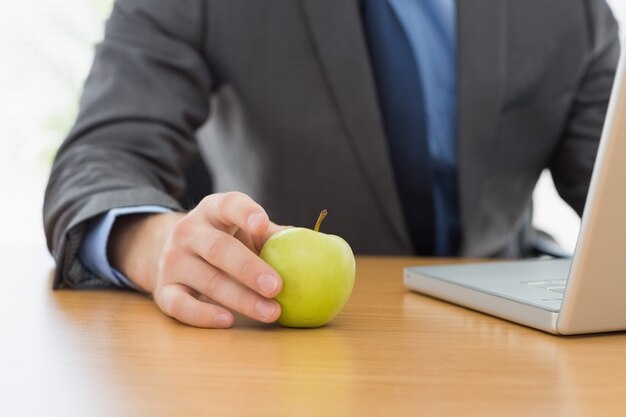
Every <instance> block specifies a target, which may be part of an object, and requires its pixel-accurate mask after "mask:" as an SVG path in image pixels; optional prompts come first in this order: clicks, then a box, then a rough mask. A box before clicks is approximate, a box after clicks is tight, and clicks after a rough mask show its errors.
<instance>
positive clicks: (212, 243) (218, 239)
mask: <svg viewBox="0 0 626 417" xmlns="http://www.w3.org/2000/svg"><path fill="white" fill-rule="evenodd" d="M228 243H229V238H228V237H227V236H225V235H223V234H221V233H212V234H211V235H210V237H209V239H208V240H207V242H206V244H205V248H204V258H205V259H206V260H207V261H209V263H213V262H214V261H216V260H219V259H220V258H222V255H223V254H224V252H225V251H226V248H227V247H228Z"/></svg>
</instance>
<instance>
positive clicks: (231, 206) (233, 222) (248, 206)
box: [196, 192, 270, 235]
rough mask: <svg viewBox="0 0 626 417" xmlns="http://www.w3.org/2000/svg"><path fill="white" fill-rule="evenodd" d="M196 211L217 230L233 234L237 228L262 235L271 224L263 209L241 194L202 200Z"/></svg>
mask: <svg viewBox="0 0 626 417" xmlns="http://www.w3.org/2000/svg"><path fill="white" fill-rule="evenodd" d="M196 210H200V211H201V212H202V213H203V214H204V216H205V217H206V219H207V220H208V221H209V223H211V224H212V225H214V226H215V227H216V228H218V229H221V230H224V231H227V232H229V233H231V234H232V233H234V231H235V230H236V228H241V229H242V230H244V231H246V232H247V233H250V234H251V235H258V234H262V233H264V232H265V230H266V229H267V227H268V226H269V223H270V221H269V217H268V216H267V213H266V212H265V210H263V207H261V206H260V205H259V204H257V203H256V202H255V201H254V200H252V199H251V198H250V197H249V196H247V195H245V194H243V193H239V192H230V193H223V194H213V195H212V196H210V197H208V198H205V199H204V200H202V202H201V203H200V204H199V205H198V207H197V208H196Z"/></svg>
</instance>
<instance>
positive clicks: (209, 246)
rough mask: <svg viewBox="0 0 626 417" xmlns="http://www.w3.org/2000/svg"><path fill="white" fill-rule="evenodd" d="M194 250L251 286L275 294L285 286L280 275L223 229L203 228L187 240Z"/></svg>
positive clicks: (207, 261) (271, 296)
mask: <svg viewBox="0 0 626 417" xmlns="http://www.w3.org/2000/svg"><path fill="white" fill-rule="evenodd" d="M187 244H188V245H189V249H190V251H191V252H192V253H196V254H198V255H199V256H200V257H202V259H204V261H206V263H208V264H210V265H213V266H214V267H216V268H218V269H220V270H222V271H224V272H225V273H226V274H227V275H230V276H231V277H233V278H235V279H237V280H238V281H240V282H241V283H243V284H244V285H245V286H247V287H248V288H251V289H252V290H254V291H256V292H258V293H259V294H261V295H263V296H265V297H268V298H273V297H275V296H276V295H278V293H280V291H281V290H282V280H281V278H280V276H279V275H278V274H277V273H276V271H274V269H272V267H270V266H269V265H268V264H266V263H265V262H264V261H263V260H262V259H261V258H259V257H258V256H257V254H255V253H254V252H252V251H250V249H248V248H247V247H246V245H244V244H243V243H242V242H240V241H239V240H237V239H235V238H234V237H233V236H230V235H228V234H227V233H224V232H222V231H219V230H215V229H213V230H210V229H206V230H201V231H198V232H197V233H196V234H195V235H194V239H192V240H190V241H188V242H187Z"/></svg>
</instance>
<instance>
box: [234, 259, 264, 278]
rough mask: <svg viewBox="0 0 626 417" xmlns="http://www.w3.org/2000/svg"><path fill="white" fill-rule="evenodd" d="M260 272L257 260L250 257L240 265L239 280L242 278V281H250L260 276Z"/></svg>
mask: <svg viewBox="0 0 626 417" xmlns="http://www.w3.org/2000/svg"><path fill="white" fill-rule="evenodd" d="M258 270H259V268H258V262H257V260H256V259H254V258H252V257H249V258H247V259H244V260H243V261H242V262H241V263H240V264H239V275H238V278H241V279H242V280H246V281H249V280H251V279H252V278H253V277H255V276H257V275H259V274H258V273H257V271H258Z"/></svg>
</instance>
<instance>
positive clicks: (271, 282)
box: [258, 274, 278, 295]
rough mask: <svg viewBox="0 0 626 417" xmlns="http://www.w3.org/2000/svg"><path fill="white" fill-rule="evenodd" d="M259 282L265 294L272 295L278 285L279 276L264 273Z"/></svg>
mask: <svg viewBox="0 0 626 417" xmlns="http://www.w3.org/2000/svg"><path fill="white" fill-rule="evenodd" d="M258 284H259V289H260V290H261V292H262V293H263V294H264V295H270V294H272V293H273V292H274V290H275V289H276V287H278V278H276V277H275V276H273V275H269V274H263V275H261V276H260V277H259V281H258Z"/></svg>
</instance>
